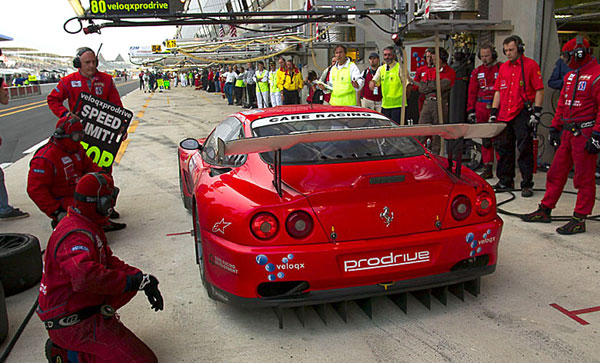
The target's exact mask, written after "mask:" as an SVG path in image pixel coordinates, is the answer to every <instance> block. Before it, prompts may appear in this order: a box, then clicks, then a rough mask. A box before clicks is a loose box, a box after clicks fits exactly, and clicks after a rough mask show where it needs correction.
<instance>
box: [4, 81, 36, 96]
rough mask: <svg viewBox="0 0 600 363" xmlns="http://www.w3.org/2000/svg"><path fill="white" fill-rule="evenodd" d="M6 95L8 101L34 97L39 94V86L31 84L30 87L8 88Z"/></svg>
mask: <svg viewBox="0 0 600 363" xmlns="http://www.w3.org/2000/svg"><path fill="white" fill-rule="evenodd" d="M7 90H8V94H9V95H10V99H11V100H14V99H17V98H25V97H29V96H35V95H39V94H41V93H42V92H41V88H40V85H39V84H33V85H30V86H21V87H8V88H7Z"/></svg>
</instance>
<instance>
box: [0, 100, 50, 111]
mask: <svg viewBox="0 0 600 363" xmlns="http://www.w3.org/2000/svg"><path fill="white" fill-rule="evenodd" d="M40 103H46V100H43V101H37V102H31V103H26V104H24V105H21V106H15V107H10V108H3V109H2V110H0V112H6V111H10V110H15V109H17V108H22V107H27V106H32V105H37V104H40Z"/></svg>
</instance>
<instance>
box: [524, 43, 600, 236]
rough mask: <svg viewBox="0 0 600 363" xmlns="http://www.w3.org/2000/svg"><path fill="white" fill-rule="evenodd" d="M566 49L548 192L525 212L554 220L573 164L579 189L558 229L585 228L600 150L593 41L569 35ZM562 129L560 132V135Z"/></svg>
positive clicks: (599, 80)
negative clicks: (569, 216) (534, 207)
mask: <svg viewBox="0 0 600 363" xmlns="http://www.w3.org/2000/svg"><path fill="white" fill-rule="evenodd" d="M562 50H563V52H566V53H568V54H569V61H568V63H567V64H568V65H569V67H570V68H571V69H573V71H571V72H569V73H567V74H566V76H565V78H564V85H563V88H562V90H561V92H560V98H559V101H558V107H557V108H556V114H555V115H554V118H553V119H552V126H551V127H550V137H549V139H550V143H551V144H553V145H555V146H558V149H557V150H556V154H554V160H552V165H550V170H548V175H547V176H546V193H545V194H544V198H542V202H541V203H540V206H539V209H538V210H537V211H535V212H533V213H529V214H526V215H524V216H522V217H521V218H522V219H523V220H524V221H525V222H543V223H550V222H551V221H552V218H551V216H550V214H551V212H552V209H554V207H556V203H557V202H558V199H559V198H560V195H561V194H562V191H563V188H564V187H565V183H566V182H567V178H568V176H569V173H570V172H571V169H572V168H573V166H575V175H574V176H573V185H574V186H575V188H576V189H577V190H578V192H577V203H576V204H575V211H574V213H573V218H572V219H571V220H570V221H569V222H568V223H567V224H565V225H564V226H562V227H559V228H557V229H556V232H558V233H560V234H574V233H583V232H585V219H586V217H587V216H588V215H589V214H591V213H592V208H594V200H595V198H596V178H595V176H594V172H595V171H596V159H597V157H598V153H599V152H600V123H598V120H599V119H600V107H599V106H600V65H598V62H597V61H596V59H594V57H592V56H591V55H590V43H589V42H588V41H587V40H586V39H583V38H581V37H579V36H578V37H577V38H575V39H571V40H570V41H568V42H567V43H566V44H565V45H564V47H563V49H562ZM561 133H562V135H561Z"/></svg>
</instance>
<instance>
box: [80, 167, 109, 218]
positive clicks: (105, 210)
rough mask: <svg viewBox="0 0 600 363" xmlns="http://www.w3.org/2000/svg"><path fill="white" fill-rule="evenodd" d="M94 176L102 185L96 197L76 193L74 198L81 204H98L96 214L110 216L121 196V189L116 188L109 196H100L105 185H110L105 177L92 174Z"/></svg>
mask: <svg viewBox="0 0 600 363" xmlns="http://www.w3.org/2000/svg"><path fill="white" fill-rule="evenodd" d="M90 174H91V175H93V176H94V177H95V178H96V180H98V183H100V185H99V186H98V191H97V192H96V196H95V197H90V196H88V195H83V194H79V193H77V192H75V195H74V198H75V200H78V201H80V202H85V203H96V212H98V214H100V215H101V216H104V217H106V216H109V215H110V214H111V213H112V212H113V204H114V202H115V201H116V200H117V196H118V195H119V188H117V187H114V189H113V192H112V193H111V194H107V195H100V190H101V189H102V186H103V185H108V182H107V181H106V178H105V177H104V175H102V174H100V173H90Z"/></svg>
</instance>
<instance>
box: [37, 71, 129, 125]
mask: <svg viewBox="0 0 600 363" xmlns="http://www.w3.org/2000/svg"><path fill="white" fill-rule="evenodd" d="M81 92H87V93H91V94H93V95H94V96H96V97H98V98H100V99H103V100H105V101H108V102H110V103H114V104H115V105H117V106H119V107H123V103H122V102H121V97H120V96H119V91H117V86H116V85H115V82H114V81H113V78H112V77H111V76H110V75H109V74H107V73H104V72H99V71H98V72H96V74H94V76H93V77H92V78H91V79H90V78H87V77H85V76H84V75H82V74H81V73H80V72H75V73H71V74H69V75H68V76H65V77H63V78H61V80H60V81H59V82H58V85H56V87H55V88H54V89H53V90H52V91H51V92H50V94H49V95H48V106H49V107H50V110H52V112H53V113H54V114H55V115H56V116H57V117H62V116H64V115H65V114H67V112H69V111H72V112H73V113H75V112H76V111H77V110H75V105H76V103H77V100H78V99H79V94H80V93H81ZM66 99H68V100H69V109H68V110H67V108H66V107H65V106H64V105H63V102H64V100H66Z"/></svg>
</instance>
